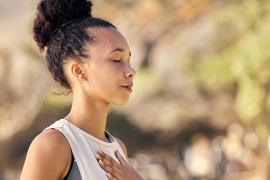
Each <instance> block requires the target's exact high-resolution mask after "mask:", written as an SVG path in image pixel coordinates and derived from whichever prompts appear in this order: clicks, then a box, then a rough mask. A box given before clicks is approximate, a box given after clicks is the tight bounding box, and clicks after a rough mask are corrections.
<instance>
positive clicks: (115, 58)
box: [82, 27, 136, 105]
mask: <svg viewBox="0 0 270 180" xmlns="http://www.w3.org/2000/svg"><path fill="white" fill-rule="evenodd" d="M89 31H90V32H91V34H92V35H94V37H95V39H96V42H95V43H94V44H92V45H90V46H89V48H88V54H89V59H87V61H86V63H87V66H86V68H85V73H86V76H87V80H86V81H85V82H84V86H82V87H83V88H84V91H85V93H87V95H88V97H90V98H91V99H93V98H94V99H97V100H101V101H105V102H106V103H112V104H116V105H123V104H125V103H127V102H128V98H129V96H130V94H131V91H132V84H133V78H134V76H135V73H136V72H135V70H134V69H133V68H132V67H131V65H130V56H131V52H130V49H129V46H128V44H127V41H126V39H125V38H124V37H123V36H122V35H121V34H120V33H119V32H118V31H117V30H116V29H114V28H100V27H98V28H91V29H89ZM123 86H131V89H129V88H127V87H123Z"/></svg>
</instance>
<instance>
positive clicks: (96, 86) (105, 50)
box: [20, 27, 142, 180]
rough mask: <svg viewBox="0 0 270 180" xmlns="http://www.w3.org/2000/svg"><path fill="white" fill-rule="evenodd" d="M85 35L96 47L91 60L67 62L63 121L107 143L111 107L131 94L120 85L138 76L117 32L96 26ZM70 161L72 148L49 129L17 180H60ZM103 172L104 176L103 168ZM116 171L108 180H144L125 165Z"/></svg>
mask: <svg viewBox="0 0 270 180" xmlns="http://www.w3.org/2000/svg"><path fill="white" fill-rule="evenodd" d="M88 30H89V32H91V34H92V35H94V36H95V38H96V42H95V43H94V44H91V45H90V46H88V47H87V50H88V51H89V54H90V56H89V57H88V58H87V59H82V62H81V61H78V60H76V59H69V61H66V62H65V63H64V65H63V69H64V73H65V75H66V77H67V79H68V82H69V84H70V86H71V88H72V97H73V99H72V106H71V110H70V112H69V113H68V114H67V116H66V117H65V119H66V120H68V121H70V122H71V123H73V124H74V125H76V126H77V127H79V128H81V129H82V130H84V131H85V132H87V133H89V134H91V135H93V136H95V137H96V138H98V139H100V140H103V141H107V142H108V141H109V140H108V139H107V138H106V136H105V133H104V132H105V128H106V123H107V115H108V111H109V106H110V105H111V104H114V105H124V104H126V103H127V102H128V99H129V96H130V93H131V92H130V91H127V90H126V89H125V88H123V87H122V86H121V85H124V84H127V83H132V81H133V78H134V76H135V74H136V71H135V70H134V69H133V68H132V67H131V64H130V56H131V53H130V49H129V46H128V43H127V41H126V39H125V38H124V37H123V36H122V35H121V33H119V32H118V31H117V30H116V29H114V28H101V27H95V28H89V29H88ZM117 141H118V142H119V144H120V146H121V148H122V149H123V151H124V153H125V155H126V158H127V157H128V156H127V150H126V147H125V144H124V143H123V142H122V141H121V140H120V139H117ZM117 157H118V158H120V157H119V156H117ZM122 158H123V157H122ZM71 159H72V156H71V150H70V146H69V143H68V141H67V140H66V139H65V137H64V136H63V135H62V134H61V133H60V132H58V131H57V130H55V129H47V130H45V131H43V132H42V133H40V134H39V135H38V136H37V137H35V139H34V140H33V141H32V143H31V145H30V147H29V149H28V152H27V156H26V159H25V163H24V166H23V169H22V173H21V177H20V180H48V179H50V180H61V179H63V178H64V177H65V176H66V175H67V173H68V170H69V167H70V165H71ZM107 159H108V157H107ZM106 162H108V161H104V163H105V164H106ZM120 162H121V161H120ZM107 166H108V167H109V166H110V165H109V164H108V165H107ZM119 167H122V168H119ZM101 168H103V167H102V166H101ZM103 169H104V170H105V171H106V168H103ZM116 170H117V173H118V174H121V177H120V176H116V175H115V176H116V177H111V178H114V179H119V180H120V179H121V180H122V179H131V180H141V179H142V178H141V177H140V176H139V175H138V173H137V172H136V171H135V170H134V169H133V168H132V167H131V166H130V165H129V164H128V163H125V164H119V166H118V169H115V168H113V171H116ZM113 171H111V170H110V171H106V172H108V173H110V174H112V176H113V174H117V173H114V172H113Z"/></svg>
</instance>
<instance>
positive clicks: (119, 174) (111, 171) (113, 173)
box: [98, 159, 123, 180]
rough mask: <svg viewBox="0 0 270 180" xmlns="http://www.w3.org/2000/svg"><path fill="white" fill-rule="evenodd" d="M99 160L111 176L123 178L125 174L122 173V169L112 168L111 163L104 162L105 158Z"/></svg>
mask: <svg viewBox="0 0 270 180" xmlns="http://www.w3.org/2000/svg"><path fill="white" fill-rule="evenodd" d="M98 162H99V165H100V166H101V167H102V169H104V170H105V171H106V172H107V173H109V174H110V175H111V176H113V177H115V178H117V179H119V180H120V179H123V174H122V171H120V170H116V169H114V168H112V167H111V166H109V165H106V164H105V163H104V161H103V160H101V159H100V160H99V161H98Z"/></svg>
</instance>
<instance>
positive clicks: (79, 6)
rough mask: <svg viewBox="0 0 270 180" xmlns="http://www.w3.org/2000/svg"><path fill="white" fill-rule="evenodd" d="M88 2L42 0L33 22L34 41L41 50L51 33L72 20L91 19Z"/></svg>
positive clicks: (80, 0) (85, 0)
mask: <svg viewBox="0 0 270 180" xmlns="http://www.w3.org/2000/svg"><path fill="white" fill-rule="evenodd" d="M91 8H92V2H91V1H89V0H42V1H41V2H40V3H39V4H38V7H37V11H38V12H37V17H36V19H35V20H34V27H33V32H34V39H35V41H36V42H37V44H38V46H39V48H40V49H41V50H43V49H44V47H46V46H47V44H48V42H49V41H50V39H51V35H52V33H53V32H54V31H55V30H56V29H57V28H60V27H61V26H62V25H63V24H65V23H67V22H68V21H71V20H73V19H78V18H82V17H91V16H92V15H91V10H92V9H91Z"/></svg>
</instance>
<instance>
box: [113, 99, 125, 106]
mask: <svg viewBox="0 0 270 180" xmlns="http://www.w3.org/2000/svg"><path fill="white" fill-rule="evenodd" d="M112 104H114V105H118V106H123V105H126V104H128V99H125V100H118V101H114V102H112Z"/></svg>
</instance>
